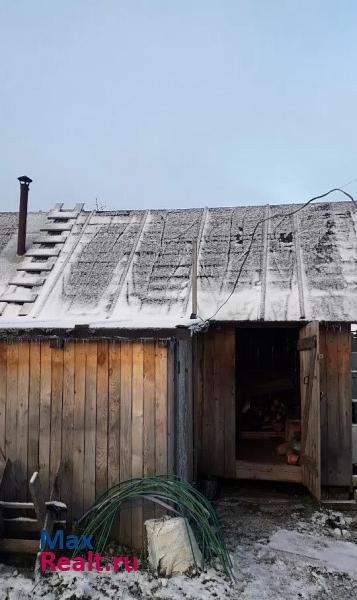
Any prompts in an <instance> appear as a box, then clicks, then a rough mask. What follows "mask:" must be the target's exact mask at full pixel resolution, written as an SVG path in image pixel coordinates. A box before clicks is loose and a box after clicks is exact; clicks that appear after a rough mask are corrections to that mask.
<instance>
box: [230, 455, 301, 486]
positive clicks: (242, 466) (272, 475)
mask: <svg viewBox="0 0 357 600" xmlns="http://www.w3.org/2000/svg"><path fill="white" fill-rule="evenodd" d="M236 469H237V470H236V477H237V479H256V480H261V481H290V482H292V483H301V481H302V472H301V467H299V466H295V465H285V464H273V463H256V462H249V461H245V460H237V461H236Z"/></svg>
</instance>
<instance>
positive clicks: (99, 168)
mask: <svg viewBox="0 0 357 600" xmlns="http://www.w3.org/2000/svg"><path fill="white" fill-rule="evenodd" d="M356 51H357V3H356V2H355V1H354V0H351V1H345V0H342V1H340V2H337V0H334V1H329V0H321V1H320V0H315V1H313V0H308V1H307V0H299V2H297V1H296V0H291V1H283V0H269V1H266V0H255V1H252V0H249V1H248V0H247V1H244V2H243V1H240V0H215V1H213V0H146V1H140V0H112V1H110V0H96V1H91V0H75V1H73V0H60V1H58V2H49V1H48V0H43V1H40V0H16V1H14V0H1V2H0V57H1V58H0V86H1V89H0V124H1V128H0V208H1V209H2V210H17V205H18V182H17V179H16V178H17V177H18V176H19V175H23V174H26V175H29V176H30V177H31V178H32V179H33V180H34V182H33V184H32V188H31V192H30V194H31V195H30V208H31V209H33V210H38V209H43V210H46V209H48V208H49V207H51V206H52V205H53V204H54V203H56V202H64V203H65V205H66V206H68V207H71V206H72V205H74V204H75V203H76V202H85V203H86V206H87V207H88V208H91V207H94V206H95V199H96V198H97V199H98V203H99V205H100V206H101V207H105V208H107V209H111V208H118V209H119V208H143V207H151V208H155V207H188V206H205V205H207V206H215V205H245V204H265V203H268V202H269V203H283V202H288V203H289V202H296V201H301V202H302V201H304V200H305V199H307V198H308V197H309V196H311V195H314V194H318V193H321V192H323V191H326V190H327V189H328V188H330V187H335V186H340V185H342V184H344V183H346V182H347V181H349V180H351V179H353V178H355V177H357V160H356V137H357V136H356V134H357V118H356V111H357V73H356V70H357V69H356V68H357V60H356V59H357V52H356ZM346 189H347V190H348V191H350V192H352V193H354V192H355V193H356V194H357V182H356V183H354V184H352V185H350V186H349V187H348V188H346ZM335 198H336V199H338V197H337V196H336V197H335Z"/></svg>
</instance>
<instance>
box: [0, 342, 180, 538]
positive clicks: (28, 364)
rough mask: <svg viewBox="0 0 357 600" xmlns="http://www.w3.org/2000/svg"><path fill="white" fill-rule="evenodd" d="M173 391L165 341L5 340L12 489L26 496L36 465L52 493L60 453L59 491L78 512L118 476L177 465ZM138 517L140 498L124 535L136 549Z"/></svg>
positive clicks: (1, 412)
mask: <svg viewBox="0 0 357 600" xmlns="http://www.w3.org/2000/svg"><path fill="white" fill-rule="evenodd" d="M169 388H170V389H169ZM172 397H173V394H172V390H171V383H170V386H169V385H168V347H167V343H166V342H165V341H163V342H159V341H147V342H146V341H145V342H139V341H134V342H111V341H77V342H74V341H69V342H65V343H64V347H63V348H51V347H50V344H49V341H31V342H28V341H24V342H16V343H14V342H5V341H2V342H0V452H2V453H3V454H4V455H5V456H6V457H8V458H10V459H11V460H12V461H13V463H14V473H15V478H14V482H13V485H11V486H7V493H8V497H9V498H10V497H11V499H13V500H25V499H27V498H28V480H29V478H30V477H31V475H32V473H33V472H34V471H35V470H39V471H40V476H41V484H42V487H43V490H44V493H45V494H46V496H48V494H49V491H50V488H51V484H52V482H53V478H54V474H55V470H56V467H57V465H58V462H59V460H60V459H62V460H63V461H64V462H65V464H66V469H65V474H64V483H63V485H62V489H61V496H62V498H63V500H64V501H65V502H67V503H68V506H69V514H68V516H69V519H70V520H75V519H78V518H79V517H80V516H81V515H82V514H83V512H84V511H85V510H86V509H87V508H88V507H89V506H90V505H91V504H92V503H93V502H94V500H95V499H96V498H97V497H98V496H100V495H101V494H102V493H103V492H104V491H105V490H106V489H107V488H108V487H109V486H111V485H113V484H115V483H117V482H118V481H119V480H123V479H127V478H128V477H131V476H141V475H151V474H155V473H156V474H165V473H167V471H168V468H169V467H170V465H171V467H170V468H171V470H172V465H173V457H172V456H171V455H169V452H171V453H172V452H173V443H172V439H171V438H172V435H173V431H172V423H171V422H170V419H171V416H170V415H172V406H171V405H170V403H171V402H172V401H173V399H172ZM168 399H169V402H168ZM168 423H169V426H168ZM142 518H143V507H142V505H138V506H135V507H134V508H132V509H128V510H126V511H125V518H122V519H121V524H120V533H121V540H122V541H125V542H127V543H128V542H130V541H131V540H132V541H133V543H134V545H135V546H138V547H140V545H141V543H142V539H143V531H142Z"/></svg>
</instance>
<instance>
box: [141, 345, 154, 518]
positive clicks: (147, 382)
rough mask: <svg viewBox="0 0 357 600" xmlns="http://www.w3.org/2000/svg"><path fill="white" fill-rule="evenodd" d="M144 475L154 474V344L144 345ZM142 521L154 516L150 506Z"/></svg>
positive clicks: (152, 508)
mask: <svg viewBox="0 0 357 600" xmlns="http://www.w3.org/2000/svg"><path fill="white" fill-rule="evenodd" d="M143 391H144V465H143V472H144V475H154V474H155V343H154V342H145V343H144V390H143ZM143 511H144V512H143V514H144V521H145V520H146V519H151V518H153V517H154V516H155V509H154V507H153V506H152V504H149V503H148V502H146V503H145V504H144V508H143Z"/></svg>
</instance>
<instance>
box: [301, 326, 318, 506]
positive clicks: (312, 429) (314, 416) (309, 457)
mask: <svg viewBox="0 0 357 600" xmlns="http://www.w3.org/2000/svg"><path fill="white" fill-rule="evenodd" d="M313 336H314V337H315V338H316V347H311V348H310V349H305V350H300V378H301V414H302V421H301V427H302V431H301V441H302V456H301V462H302V481H303V484H304V485H305V486H306V487H307V488H308V489H309V490H310V492H311V493H312V494H313V495H314V496H315V497H316V498H317V499H318V500H319V499H320V497H321V423H320V365H319V359H318V356H319V354H320V350H319V323H318V321H312V322H311V323H308V324H307V325H305V326H304V327H302V328H301V329H300V331H299V338H300V340H301V339H304V338H310V337H313ZM306 407H308V408H306Z"/></svg>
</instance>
